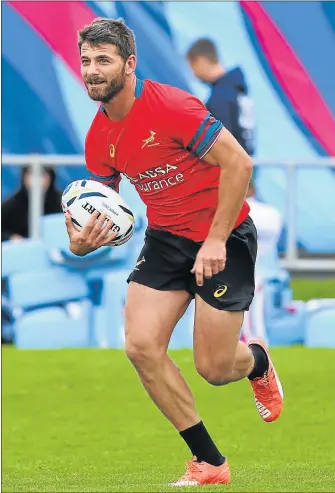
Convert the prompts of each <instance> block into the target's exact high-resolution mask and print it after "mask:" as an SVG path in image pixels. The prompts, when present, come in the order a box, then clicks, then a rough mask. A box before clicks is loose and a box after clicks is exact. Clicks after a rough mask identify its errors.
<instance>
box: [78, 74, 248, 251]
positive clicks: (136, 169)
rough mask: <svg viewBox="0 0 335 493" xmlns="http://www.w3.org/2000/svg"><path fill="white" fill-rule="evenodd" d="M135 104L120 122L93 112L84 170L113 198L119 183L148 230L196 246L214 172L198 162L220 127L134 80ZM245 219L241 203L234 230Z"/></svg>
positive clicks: (179, 98)
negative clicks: (143, 209)
mask: <svg viewBox="0 0 335 493" xmlns="http://www.w3.org/2000/svg"><path fill="white" fill-rule="evenodd" d="M135 97H136V99H135V102H134V104H133V107H132V109H131V110H130V112H129V113H128V115H127V116H126V117H125V118H124V119H123V120H121V121H112V120H110V119H109V118H108V116H107V115H106V113H105V112H104V110H103V108H102V106H101V108H100V109H99V111H98V112H97V114H96V116H95V118H94V120H93V122H92V125H91V127H90V129H89V131H88V134H87V137H86V145H85V156H86V164H87V168H88V170H89V171H90V173H91V175H92V178H93V179H95V180H98V181H101V182H102V183H104V184H106V185H109V186H112V187H114V188H116V189H117V190H118V186H119V183H120V180H121V174H123V175H125V176H126V177H127V178H128V179H129V180H130V182H131V183H132V184H133V185H134V186H135V188H136V189H137V191H138V193H139V194H140V197H141V199H142V200H143V202H144V203H145V204H146V206H147V217H148V225H149V227H150V228H153V229H156V230H163V231H169V232H170V233H173V234H176V235H180V236H184V237H186V238H189V239H191V240H193V241H197V242H201V241H204V240H205V239H206V237H207V235H208V231H209V228H210V226H211V223H212V220H213V217H214V214H215V211H216V207H217V200H218V186H219V177H220V167H219V166H213V165H211V164H208V163H206V162H205V161H204V160H203V159H202V158H203V157H204V156H205V154H206V153H207V152H208V151H209V150H210V148H211V147H212V146H213V144H214V143H215V141H216V140H217V138H218V136H219V134H220V132H221V130H222V129H223V125H222V123H221V122H219V121H218V120H215V118H214V117H213V116H212V115H211V114H210V113H209V112H208V110H207V109H206V108H205V106H204V105H203V104H202V103H201V102H200V101H199V100H198V99H197V98H196V97H194V96H192V95H191V94H189V93H187V92H185V91H182V90H181V89H177V88H175V87H171V86H168V85H165V84H160V83H158V82H153V81H151V80H145V81H141V80H139V79H137V81H136V90H135ZM248 213H249V206H248V204H247V203H246V202H244V204H243V207H242V209H241V211H240V214H239V216H238V219H237V221H236V224H235V227H237V226H238V225H239V224H241V223H242V222H243V221H244V220H245V219H246V217H247V215H248Z"/></svg>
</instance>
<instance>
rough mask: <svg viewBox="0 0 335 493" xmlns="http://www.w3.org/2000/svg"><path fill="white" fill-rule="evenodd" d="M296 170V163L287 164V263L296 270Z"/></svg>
mask: <svg viewBox="0 0 335 493" xmlns="http://www.w3.org/2000/svg"><path fill="white" fill-rule="evenodd" d="M296 170H297V166H295V163H293V162H291V163H287V192H286V194H287V202H286V207H287V219H288V220H287V238H286V259H285V260H286V261H287V263H288V265H289V268H290V269H292V268H294V265H295V264H296V262H297V260H298V249H297V211H296V206H295V202H296V192H297V187H296V183H297V180H296Z"/></svg>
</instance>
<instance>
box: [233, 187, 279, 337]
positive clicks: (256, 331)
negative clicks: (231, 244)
mask: <svg viewBox="0 0 335 493" xmlns="http://www.w3.org/2000/svg"><path fill="white" fill-rule="evenodd" d="M247 202H248V204H249V207H250V212H249V215H250V217H251V218H252V220H253V221H254V224H255V226H256V230H257V239H258V252H257V259H256V266H255V295H254V298H253V301H252V303H251V305H250V308H249V311H248V312H245V314H244V320H243V325H242V337H243V340H244V341H245V342H248V341H249V340H251V339H254V338H256V337H260V338H261V339H263V340H265V341H266V340H267V334H266V324H265V318H264V280H265V278H266V274H267V272H270V271H271V272H273V271H274V270H277V269H278V268H280V264H279V253H278V241H279V238H280V234H281V232H282V228H283V221H282V217H281V214H280V212H279V211H278V210H277V209H276V208H275V207H273V206H272V205H270V204H265V203H264V202H261V201H260V200H259V199H258V198H257V195H256V185H255V182H254V180H253V179H251V181H250V184H249V189H248V193H247Z"/></svg>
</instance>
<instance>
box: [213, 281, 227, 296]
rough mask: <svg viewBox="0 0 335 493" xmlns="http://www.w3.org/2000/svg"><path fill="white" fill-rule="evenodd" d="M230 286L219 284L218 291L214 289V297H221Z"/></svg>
mask: <svg viewBox="0 0 335 493" xmlns="http://www.w3.org/2000/svg"><path fill="white" fill-rule="evenodd" d="M227 289H228V287H227V286H226V285H224V284H223V285H222V286H219V287H218V288H217V290H216V291H214V298H221V296H223V295H224V294H225V293H226V292H227Z"/></svg>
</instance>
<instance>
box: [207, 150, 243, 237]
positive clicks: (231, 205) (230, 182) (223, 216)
mask: <svg viewBox="0 0 335 493" xmlns="http://www.w3.org/2000/svg"><path fill="white" fill-rule="evenodd" d="M251 173H252V161H251V159H250V158H249V156H247V155H246V154H236V155H235V156H234V157H232V159H231V160H230V162H229V163H228V165H227V164H225V166H222V167H221V175H220V184H219V191H218V204H217V209H216V213H215V215H214V218H213V221H212V225H211V227H210V230H209V233H208V236H209V237H215V238H220V239H222V240H227V239H228V237H229V235H230V233H231V232H232V230H233V228H234V225H235V222H236V219H237V217H238V215H239V213H240V211H241V208H242V206H243V202H244V200H245V197H246V193H247V189H248V185H249V181H250V178H251Z"/></svg>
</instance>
